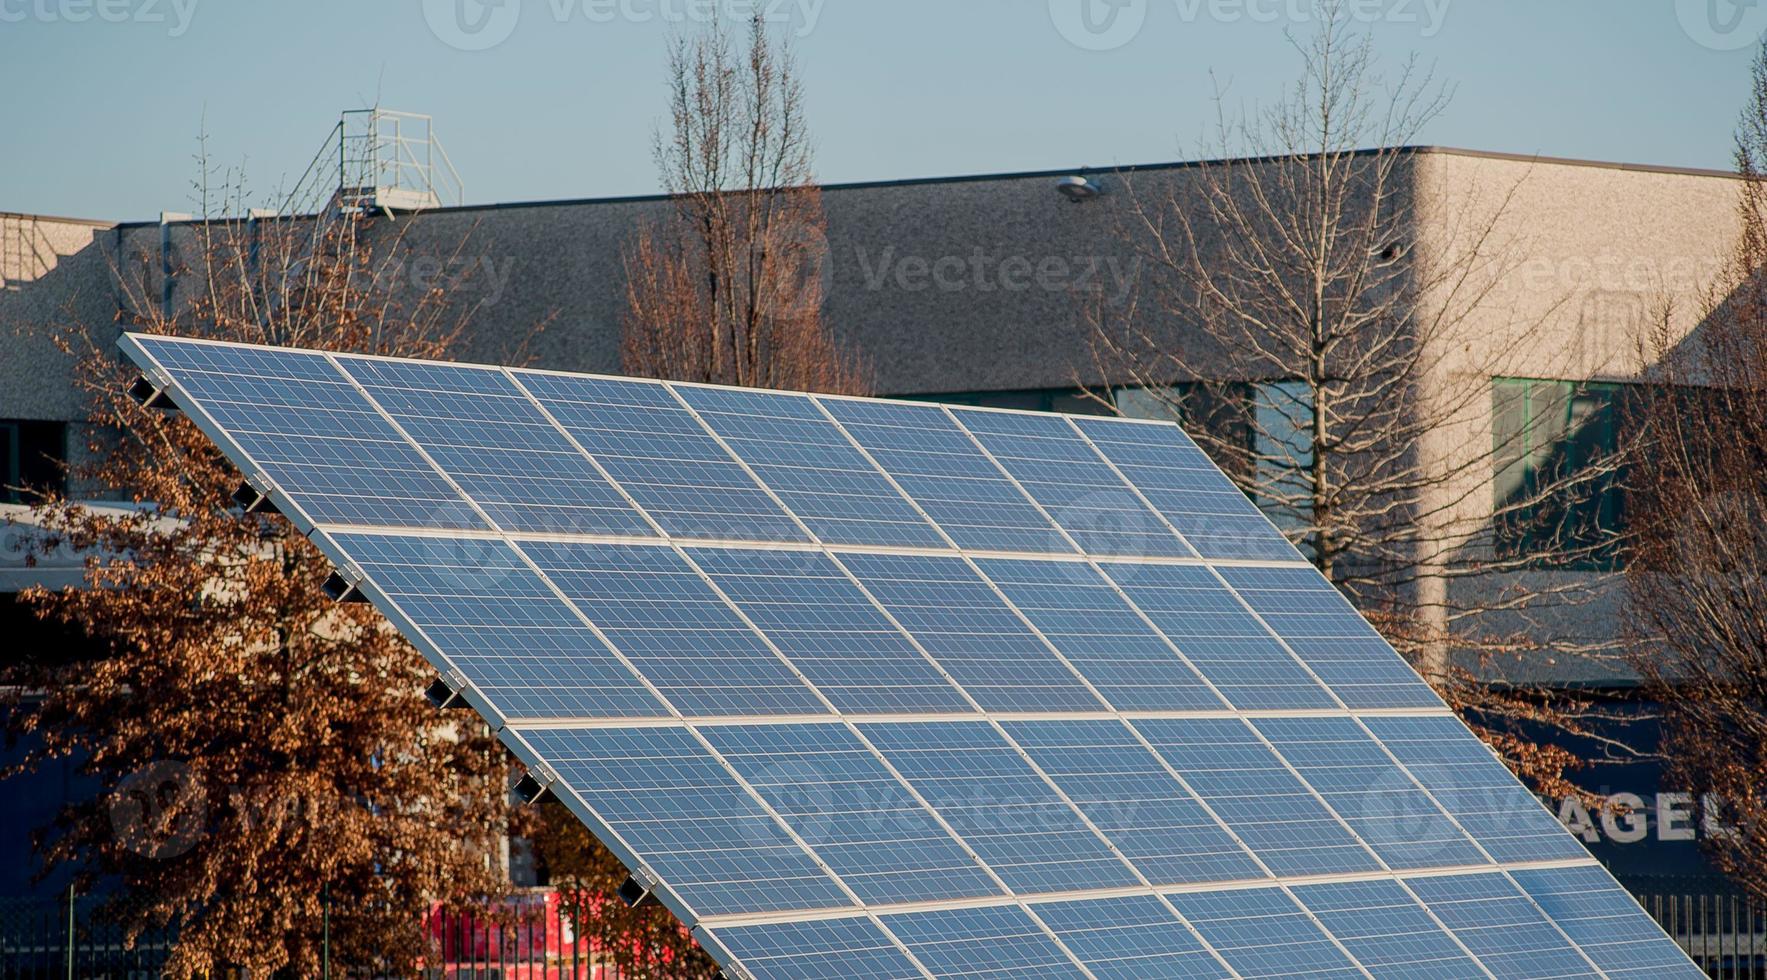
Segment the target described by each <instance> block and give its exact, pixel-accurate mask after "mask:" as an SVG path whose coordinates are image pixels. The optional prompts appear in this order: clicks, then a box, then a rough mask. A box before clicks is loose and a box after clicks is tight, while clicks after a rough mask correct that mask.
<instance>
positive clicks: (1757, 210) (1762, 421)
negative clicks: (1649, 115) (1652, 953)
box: [1627, 48, 1767, 901]
mask: <svg viewBox="0 0 1767 980" xmlns="http://www.w3.org/2000/svg"><path fill="white" fill-rule="evenodd" d="M1752 80H1753V88H1752V91H1751V94H1750V99H1749V102H1748V106H1747V108H1746V109H1745V110H1744V112H1743V115H1742V121H1741V125H1740V127H1739V129H1738V131H1737V137H1736V165H1737V171H1738V173H1739V175H1740V176H1741V178H1742V180H1741V181H1740V182H1739V192H1738V202H1737V212H1738V215H1737V217H1738V223H1739V229H1738V232H1737V238H1736V242H1735V247H1734V248H1733V250H1732V252H1731V254H1730V259H1729V263H1728V266H1727V268H1726V269H1725V270H1724V272H1723V274H1722V276H1721V277H1720V278H1719V280H1718V281H1717V282H1716V283H1714V284H1713V287H1712V289H1711V290H1710V291H1709V293H1708V295H1707V297H1706V299H1705V301H1704V303H1703V308H1702V309H1700V310H1699V311H1698V312H1699V314H1700V316H1699V319H1698V322H1697V324H1696V325H1695V326H1694V328H1693V330H1692V332H1691V333H1686V334H1683V333H1682V332H1681V331H1679V330H1675V329H1673V324H1674V316H1673V313H1674V311H1673V310H1672V309H1666V310H1665V311H1664V316H1663V317H1662V321H1661V329H1660V330H1659V332H1658V333H1657V335H1656V336H1655V337H1654V338H1652V339H1651V341H1650V347H1651V349H1650V351H1649V353H1650V354H1651V356H1652V359H1653V360H1654V367H1653V369H1652V374H1651V378H1650V381H1651V382H1652V383H1651V384H1649V385H1647V386H1646V387H1645V389H1644V391H1645V397H1644V399H1643V401H1644V405H1643V408H1642V410H1641V414H1642V415H1643V418H1644V425H1645V432H1646V438H1647V440H1648V446H1649V451H1648V452H1646V453H1643V454H1641V458H1640V463H1639V465H1638V467H1637V470H1636V473H1635V475H1634V478H1633V483H1634V484H1635V489H1634V490H1633V491H1632V492H1633V495H1634V501H1635V503H1634V506H1633V507H1632V513H1633V514H1635V515H1636V516H1637V518H1638V520H1639V525H1640V526H1639V531H1638V534H1637V539H1636V541H1635V543H1634V551H1635V555H1634V559H1633V562H1632V564H1631V566H1630V567H1629V569H1628V574H1627V584H1628V585H1629V586H1630V592H1631V599H1632V601H1631V603H1630V606H1629V609H1630V612H1631V619H1632V626H1633V628H1634V632H1635V634H1636V638H1635V642H1634V645H1633V655H1632V661H1633V663H1634V664H1635V665H1636V667H1637V668H1638V670H1639V672H1640V673H1641V674H1642V675H1643V676H1644V677H1645V678H1646V680H1647V682H1648V690H1649V691H1650V693H1651V694H1652V695H1653V696H1654V697H1655V698H1656V699H1657V700H1658V701H1659V702H1660V703H1661V705H1662V712H1663V725H1662V732H1663V735H1662V739H1663V743H1662V753H1663V755H1664V757H1665V759H1666V774H1665V775H1666V777H1667V778H1668V779H1669V780H1673V781H1674V782H1677V783H1680V784H1681V785H1684V786H1686V787H1687V788H1688V789H1690V790H1691V791H1692V792H1693V793H1694V795H1695V796H1696V798H1699V799H1701V801H1702V803H1703V805H1704V807H1705V809H1706V814H1705V816H1706V818H1707V819H1708V820H1709V821H1710V822H1708V823H1707V826H1708V827H1714V826H1715V827H1728V828H1730V829H1729V830H1728V831H1727V832H1719V833H1715V834H1713V833H1708V834H1702V835H1701V837H1702V839H1703V841H1704V843H1705V845H1706V846H1707V847H1708V849H1709V850H1710V853H1711V854H1712V856H1713V857H1714V859H1715V860H1716V862H1717V863H1718V865H1719V866H1720V867H1721V868H1723V869H1724V870H1725V871H1727V872H1729V873H1730V874H1731V875H1732V876H1733V877H1734V878H1735V879H1736V880H1737V881H1738V882H1740V883H1741V884H1742V885H1743V886H1744V887H1745V888H1747V889H1748V890H1749V891H1750V892H1751V893H1752V894H1753V895H1754V896H1755V897H1756V898H1757V899H1760V900H1763V901H1767V833H1763V831H1764V829H1767V48H1763V49H1762V51H1761V52H1760V53H1759V54H1758V55H1757V56H1756V60H1755V65H1754V72H1753V76H1752Z"/></svg>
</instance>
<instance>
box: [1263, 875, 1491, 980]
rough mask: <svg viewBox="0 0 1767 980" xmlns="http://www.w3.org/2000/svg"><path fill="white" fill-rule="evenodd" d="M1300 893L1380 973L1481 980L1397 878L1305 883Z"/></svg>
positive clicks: (1422, 978)
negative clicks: (1393, 879) (1317, 883)
mask: <svg viewBox="0 0 1767 980" xmlns="http://www.w3.org/2000/svg"><path fill="white" fill-rule="evenodd" d="M1294 894H1295V897H1296V898H1297V899H1298V900H1299V901H1300V903H1301V905H1303V906H1305V907H1306V909H1307V910H1308V911H1309V912H1312V913H1313V917H1314V918H1315V919H1317V920H1318V921H1319V923H1320V924H1321V925H1323V926H1324V927H1325V931H1326V932H1329V933H1330V934H1331V935H1333V936H1335V937H1336V938H1337V940H1338V942H1339V943H1341V944H1343V947H1344V948H1345V949H1347V950H1349V951H1350V955H1351V956H1354V957H1355V958H1356V960H1357V962H1359V963H1361V964H1362V965H1363V966H1365V967H1367V968H1368V970H1369V972H1371V973H1373V974H1374V975H1375V976H1377V977H1416V978H1418V980H1479V978H1483V977H1486V976H1487V974H1486V973H1485V971H1484V970H1482V969H1480V967H1479V965H1478V964H1477V963H1476V962H1474V961H1473V959H1472V957H1470V956H1468V955H1467V954H1466V951H1465V950H1464V949H1462V948H1461V947H1460V945H1459V944H1458V943H1456V942H1455V941H1454V939H1453V937H1452V936H1450V935H1449V934H1448V932H1447V931H1446V930H1444V929H1443V928H1442V927H1441V926H1440V925H1439V924H1437V923H1436V921H1435V920H1434V919H1432V918H1430V915H1429V913H1428V912H1426V911H1425V910H1424V908H1423V906H1422V905H1419V904H1418V903H1417V900H1416V899H1414V898H1412V897H1411V895H1410V894H1409V893H1408V892H1406V891H1405V889H1404V887H1403V886H1401V885H1399V884H1398V883H1397V882H1393V881H1344V882H1331V883H1328V884H1319V885H1300V886H1297V887H1296V888H1295V889H1294Z"/></svg>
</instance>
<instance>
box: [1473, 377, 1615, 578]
mask: <svg viewBox="0 0 1767 980" xmlns="http://www.w3.org/2000/svg"><path fill="white" fill-rule="evenodd" d="M1630 401H1631V399H1630V397H1629V390H1628V387H1627V386H1626V385H1621V384H1612V383H1604V382H1596V381H1540V380H1531V379H1522V378H1498V379H1495V380H1494V381H1493V382H1492V407H1491V412H1492V419H1491V421H1492V426H1491V427H1492V438H1493V440H1494V449H1495V457H1494V463H1493V469H1494V477H1495V479H1494V484H1495V498H1496V499H1495V501H1494V503H1493V514H1494V518H1493V524H1494V525H1495V526H1494V531H1495V539H1496V547H1497V553H1498V555H1499V557H1501V558H1504V559H1511V560H1513V559H1517V558H1535V559H1539V561H1540V562H1541V564H1543V565H1551V566H1556V567H1566V568H1585V569H1595V568H1612V567H1613V566H1614V563H1615V562H1616V560H1617V559H1618V557H1619V535H1620V532H1621V531H1622V530H1624V528H1625V524H1626V498H1625V494H1624V491H1623V486H1624V476H1625V474H1624V472H1623V470H1622V469H1621V467H1620V466H1619V465H1618V459H1619V452H1620V448H1621V445H1622V441H1623V440H1624V439H1625V438H1626V436H1627V434H1628V426H1629V422H1630V416H1631V414H1632V413H1631V412H1630V410H1629V403H1630Z"/></svg>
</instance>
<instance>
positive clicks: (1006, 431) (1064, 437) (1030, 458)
mask: <svg viewBox="0 0 1767 980" xmlns="http://www.w3.org/2000/svg"><path fill="white" fill-rule="evenodd" d="M951 414H952V415H953V416H954V417H956V419H957V421H958V422H959V423H960V424H961V425H962V426H963V427H964V428H965V429H968V430H969V432H970V434H971V435H972V436H974V437H975V440H976V441H977V442H979V443H981V445H982V448H983V449H985V450H987V452H988V455H990V456H992V457H994V461H995V462H997V463H999V464H1000V466H1001V468H1002V469H1004V470H1006V472H1007V473H1008V474H1010V475H1011V476H1012V478H1013V479H1015V480H1017V481H1018V483H1019V486H1021V487H1023V488H1024V491H1025V492H1026V493H1027V494H1029V495H1030V496H1031V499H1033V500H1035V501H1036V502H1037V503H1038V504H1041V505H1042V507H1043V509H1044V511H1045V512H1047V513H1048V514H1049V515H1050V517H1052V518H1054V520H1055V523H1057V524H1059V525H1060V526H1061V528H1062V530H1064V531H1066V532H1067V533H1068V535H1069V536H1070V537H1072V538H1073V539H1074V541H1075V542H1076V543H1078V544H1079V545H1080V548H1081V549H1082V550H1084V551H1085V552H1086V553H1087V554H1092V555H1121V556H1124V557H1131V558H1140V557H1144V556H1147V555H1166V556H1177V557H1186V558H1188V557H1191V556H1193V555H1195V554H1196V553H1195V552H1194V551H1192V550H1190V549H1189V548H1188V547H1185V545H1184V542H1182V541H1180V540H1179V539H1178V536H1177V535H1175V534H1173V533H1172V530H1171V529H1170V528H1169V527H1167V526H1166V524H1165V522H1164V521H1162V520H1160V519H1159V517H1158V516H1157V515H1155V514H1154V512H1153V511H1151V510H1149V509H1148V508H1147V505H1145V504H1143V503H1142V502H1141V498H1139V497H1137V496H1136V495H1135V491H1134V490H1133V489H1131V488H1130V486H1129V485H1128V484H1127V483H1125V482H1123V478H1122V477H1120V476H1118V475H1117V473H1116V471H1115V470H1113V469H1111V467H1110V464H1108V463H1106V462H1105V461H1104V460H1103V459H1102V458H1100V457H1099V455H1098V453H1097V452H1096V451H1094V450H1093V448H1092V446H1091V445H1090V444H1089V443H1087V442H1086V440H1085V439H1082V438H1081V437H1080V435H1079V433H1077V432H1075V431H1074V429H1073V427H1072V426H1070V425H1068V423H1067V420H1066V419H1064V418H1062V417H1061V416H1059V415H1029V414H1024V413H1019V412H986V411H977V410H974V409H952V410H951Z"/></svg>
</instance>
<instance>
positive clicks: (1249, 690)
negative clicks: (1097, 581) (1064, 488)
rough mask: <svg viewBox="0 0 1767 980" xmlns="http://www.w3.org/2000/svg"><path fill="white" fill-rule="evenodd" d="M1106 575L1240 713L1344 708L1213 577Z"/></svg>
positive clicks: (1183, 572) (1176, 570)
mask: <svg viewBox="0 0 1767 980" xmlns="http://www.w3.org/2000/svg"><path fill="white" fill-rule="evenodd" d="M1101 567H1102V568H1103V569H1104V573H1105V574H1106V575H1108V576H1110V578H1111V579H1112V580H1113V581H1115V582H1116V583H1117V585H1118V586H1119V587H1121V588H1122V590H1123V594H1124V595H1126V596H1128V597H1129V601H1130V602H1133V603H1134V604H1135V605H1136V606H1137V607H1138V608H1140V609H1141V611H1142V612H1144V613H1146V614H1147V618H1148V619H1150V620H1152V621H1153V623H1154V625H1155V626H1158V627H1159V628H1160V631H1161V632H1162V633H1164V634H1165V635H1166V636H1167V637H1168V638H1169V639H1170V640H1171V641H1172V643H1173V644H1174V645H1175V646H1177V648H1178V650H1179V651H1180V652H1182V653H1183V654H1184V655H1185V657H1187V658H1189V660H1190V662H1191V663H1192V664H1193V665H1195V666H1196V669H1197V670H1199V671H1201V672H1202V675H1203V676H1204V677H1207V678H1208V679H1209V681H1210V682H1211V683H1213V684H1214V685H1215V687H1216V688H1218V689H1220V691H1221V693H1222V694H1223V695H1225V696H1226V698H1227V700H1228V701H1230V702H1232V703H1233V706H1234V707H1236V708H1332V707H1336V706H1337V702H1336V701H1334V700H1333V699H1332V696H1331V694H1330V692H1328V691H1326V690H1325V688H1323V687H1320V686H1319V682H1318V681H1316V680H1314V679H1313V677H1312V675H1310V674H1308V673H1307V669H1306V668H1305V667H1302V666H1301V665H1300V663H1298V662H1297V661H1296V660H1295V658H1294V657H1291V656H1289V655H1288V651H1286V650H1284V649H1283V648H1282V644H1280V643H1278V642H1276V640H1275V638H1274V637H1272V636H1271V635H1270V631H1269V630H1267V629H1265V628H1264V627H1263V626H1262V625H1261V624H1260V623H1259V622H1258V620H1257V619H1256V618H1255V617H1254V616H1252V615H1251V614H1250V613H1248V612H1246V610H1245V607H1244V606H1242V605H1240V603H1239V600H1238V599H1235V598H1234V597H1233V593H1231V592H1229V591H1227V589H1226V588H1224V587H1223V586H1222V585H1221V583H1220V581H1219V580H1217V579H1216V578H1215V576H1214V575H1213V574H1212V573H1211V572H1210V571H1209V570H1208V569H1206V568H1201V567H1198V566H1195V565H1148V564H1140V563H1118V562H1109V563H1106V564H1104V565H1102V566H1101Z"/></svg>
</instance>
